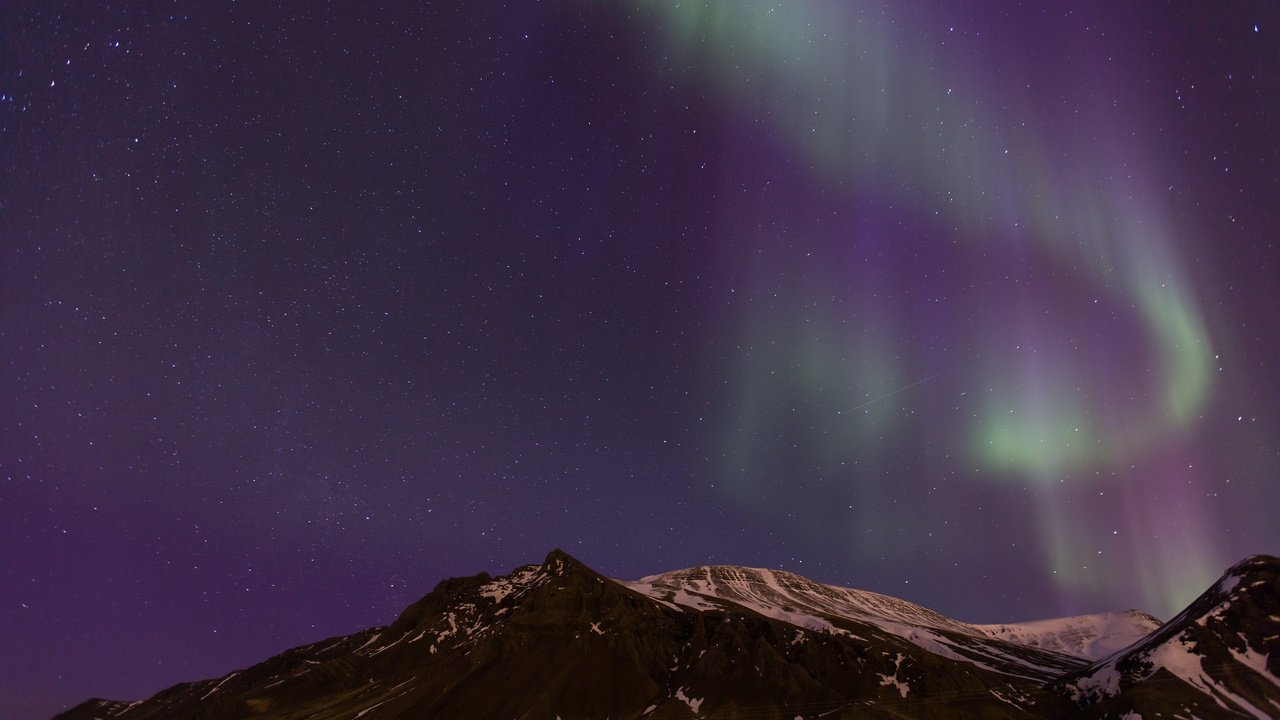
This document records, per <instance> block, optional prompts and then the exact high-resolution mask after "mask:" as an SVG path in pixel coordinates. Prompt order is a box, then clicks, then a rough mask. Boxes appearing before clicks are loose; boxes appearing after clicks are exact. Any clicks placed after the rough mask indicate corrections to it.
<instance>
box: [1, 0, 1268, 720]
mask: <svg viewBox="0 0 1280 720" xmlns="http://www.w3.org/2000/svg"><path fill="white" fill-rule="evenodd" d="M1277 30H1280V8H1277V7H1276V6H1274V5H1273V4H1270V3H1244V2H1242V3H1225V4H1218V3H1215V4H1205V5H1204V6H1203V7H1200V6H1192V5H1180V6H1173V7H1170V6H1167V5H1165V4H1160V3H1146V2H1143V3H1108V2H1082V3H1070V4H1068V5H1063V6H1056V7H1042V6H1040V5H1039V4H1028V5H1027V6H1014V5H1012V4H1005V3H998V4H989V5H988V4H982V3H972V2H959V1H942V0H939V1H936V2H927V3H916V4H911V5H909V6H908V5H904V4H902V3H890V2H853V1H850V2H834V1H826V2H823V1H818V0H815V1H814V2H795V3H777V2H759V1H755V0H752V1H748V2H734V3H712V2H676V1H675V0H666V1H661V0H632V1H631V2H616V3H589V2H573V1H569V0H566V1H565V2H548V3H538V2H529V3H513V4H509V5H500V4H498V3H459V4H450V3H435V4H431V5H426V4H423V5H421V6H418V5H417V4H391V5H388V6H385V7H373V6H371V5H368V4H363V3H350V4H345V3H338V4H336V5H334V6H329V7H326V8H325V9H324V10H321V9H319V8H318V7H312V6H310V5H308V4H297V5H285V6H280V5H275V4H272V5H269V6H268V5H267V4H250V6H249V7H245V6H244V4H222V3H207V4H201V5H200V6H183V5H182V4H173V5H171V6H170V5H166V6H164V8H163V9H160V8H159V6H146V7H144V6H141V5H129V4H125V5H110V6H107V5H104V6H101V7H94V8H88V7H82V6H80V5H74V4H67V5H65V6H54V5H50V4H47V3H18V4H15V5H12V6H6V7H5V8H4V10H3V11H0V163H2V165H0V167H3V168H4V172H3V185H0V218H2V219H3V224H2V225H0V227H2V228H3V229H2V230H0V260H2V262H0V352H2V353H3V361H4V364H5V373H4V376H3V377H4V385H3V390H4V392H3V393H0V402H2V403H3V405H0V469H2V470H3V472H0V567H3V568H4V570H3V575H0V647H4V648H6V652H5V653H2V654H0V655H3V656H4V657H3V659H0V716H3V717H5V718H41V717H48V716H50V715H51V714H53V713H54V712H56V711H57V710H59V709H61V708H63V707H66V706H69V705H71V704H74V703H76V702H78V701H79V700H81V699H84V698H86V697H88V696H91V695H100V696H106V697H115V698H136V697H140V696H142V695H145V694H150V693H153V692H155V691H157V690H159V689H161V688H163V687H165V686H167V685H170V684H172V683H175V682H179V681H182V680H191V679H196V678H203V677H209V676H213V675H216V674H219V673H224V672H227V671H228V670H231V669H234V668H237V667H242V666H244V665H247V664H250V663H252V662H255V661H257V660H260V659H262V658H265V657H267V656H268V655H270V654H272V653H274V652H277V651H279V650H282V649H284V648H286V647H290V646H292V645H297V644H301V643H304V642H310V641H313V640H316V639H319V638H323V637H327V636H331V635H336V634H339V633H345V632H351V631H353V630H355V629H357V628H363V627H368V626H371V625H376V624H381V623H385V622H388V621H389V620H390V619H391V618H393V617H394V616H395V614H396V613H397V612H398V611H399V610H400V609H402V608H403V607H404V606H406V605H408V604H409V603H411V602H413V601H414V600H416V599H417V598H418V597H420V596H421V595H423V594H425V593H426V592H428V591H429V590H430V589H431V588H432V587H433V586H434V585H435V583H436V582H437V581H438V580H440V579H441V578H443V577H446V576H450V575H462V574H473V573H475V572H479V571H480V570H488V571H491V572H493V571H506V570H508V569H510V568H511V567H514V566H516V565H519V564H522V563H525V562H530V561H534V560H537V559H540V558H541V557H542V556H543V555H544V554H545V553H546V552H547V551H548V550H550V549H551V548H553V547H562V548H564V549H565V550H567V551H568V552H570V553H572V554H574V555H575V556H577V557H579V558H580V559H582V560H583V561H584V562H586V563H587V564H589V565H591V566H592V567H594V568H597V569H599V570H600V571H601V572H604V573H606V574H609V575H613V576H616V577H639V576H641V575H646V574H650V573H654V572H658V571H663V570H670V569H674V568H679V567H686V566H691V565H697V564H704V563H733V564H744V565H752V566H768V567H781V568H786V569H789V570H792V571H795V572H799V573H801V574H804V575H807V576H810V577H813V578H814V579H816V580H820V581H823V582H828V583H834V584H840V585H846V586H851V587H858V588H864V589H869V590H875V591H879V592H884V593H888V594H891V595H896V596H899V597H903V598H906V599H909V600H912V601H915V602H918V603H921V604H924V605H926V606H929V607H931V608H934V609H936V610H938V611H940V612H943V613H945V614H948V615H951V616H955V617H958V618H960V619H964V620H968V621H974V622H998V621H1013V620H1021V619H1029V618H1034V617H1049V616H1055V615H1065V614H1071V613H1082V612H1097V611H1104V610H1111V609H1122V608H1126V607H1137V608H1140V609H1142V610H1146V611H1149V612H1152V613H1155V614H1157V615H1161V616H1165V617H1167V616H1168V615H1170V614H1171V613H1173V612H1176V611H1177V610H1178V609H1180V607H1181V606H1182V605H1183V604H1185V603H1186V602H1187V601H1189V600H1190V599H1191V598H1192V597H1193V596H1194V595H1195V594H1196V593H1198V592H1199V591H1201V590H1202V589H1204V587H1205V586H1207V584H1208V583H1210V582H1212V581H1213V580H1214V579H1215V578H1216V577H1217V576H1218V574H1219V573H1220V572H1221V571H1222V570H1223V569H1224V568H1225V567H1226V566H1228V565H1229V564H1231V563H1232V562H1234V561H1236V560H1238V559H1240V558H1241V557H1244V556H1245V555H1248V554H1252V553H1260V552H1266V553H1272V554H1276V553H1280V523H1277V522H1276V520H1275V516H1276V513H1275V510H1274V508H1276V507H1280V485H1278V484H1277V477H1280V444H1278V441H1277V438H1280V417H1277V411H1278V410H1280V395H1278V394H1277V387H1280V368H1278V367H1277V364H1276V358H1277V357H1280V331H1277V329H1276V322H1275V319H1274V317H1273V316H1274V314H1275V313H1274V310H1273V308H1275V307H1277V306H1280V282H1277V281H1276V279H1275V277H1276V273H1277V268H1278V267H1280V247H1277V242H1276V238H1277V231H1276V228H1277V227H1280V143H1277V142H1276V140H1275V138H1276V137H1277V130H1280V42H1277V37H1278V36H1277V35H1276V32H1277Z"/></svg>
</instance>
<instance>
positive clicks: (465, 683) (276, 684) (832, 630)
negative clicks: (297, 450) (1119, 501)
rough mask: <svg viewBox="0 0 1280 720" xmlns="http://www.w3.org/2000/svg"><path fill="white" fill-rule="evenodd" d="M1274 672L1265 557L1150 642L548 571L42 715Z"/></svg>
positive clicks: (878, 599)
mask: <svg viewBox="0 0 1280 720" xmlns="http://www.w3.org/2000/svg"><path fill="white" fill-rule="evenodd" d="M1277 665H1280V560H1277V559H1276V558H1272V557H1265V556H1258V557H1254V558H1251V559H1249V560H1246V561H1244V562H1242V563H1240V564H1238V565H1236V566H1235V567H1233V568H1232V569H1231V571H1230V572H1228V574H1227V575H1226V576H1225V577H1224V578H1223V579H1222V580H1221V581H1219V582H1218V583H1217V584H1215V585H1214V587H1213V588H1211V589H1210V590H1209V591H1208V592H1206V593H1205V594H1204V595H1203V596H1201V597H1200V598H1199V599H1198V600H1196V602H1195V603H1193V604H1192V605H1191V607H1189V608H1188V609H1187V610H1186V611H1184V612H1183V613H1181V614H1179V615H1178V617H1176V618H1174V619H1173V620H1171V621H1169V622H1168V623H1165V624H1163V625H1158V622H1157V621H1156V620H1155V619H1154V618H1151V617H1150V616H1148V615H1144V614H1142V613H1138V612H1135V611H1128V612H1123V613H1111V614H1104V615H1086V616H1080V617H1074V618H1064V619H1061V620H1047V621H1040V622H1032V623H1021V624H1016V625H970V624H968V623H963V622H959V621H957V620H953V619H951V618H948V617H945V616H943V615H940V614H938V613H936V612H934V611H932V610H929V609H927V608H923V607H921V606H919V605H915V604H913V603H910V602H907V601H904V600H900V599H897V598H893V597H889V596H886V595H880V594H877V593H871V592H865V591H860V590H852V589H848V588H840V587H833V586H829V585H822V584H820V583H816V582H813V581H812V580H809V579H807V578H804V577H801V576H799V575H795V574H792V573H788V572H782V571H777V570H760V569H754V568H742V567H724V566H719V567H699V568H691V569H688V570H680V571H676V572H671V573H666V574H662V575H654V576H652V577H647V578H643V579H641V580H638V581H634V582H625V581H618V580H612V579H609V578H606V577H604V576H602V575H599V574H598V573H596V572H594V571H592V570H591V569H589V568H587V567H586V566H585V565H583V564H582V563H580V562H578V561H577V560H575V559H573V558H572V557H569V556H568V555H566V554H565V553H563V552H560V551H555V552H552V553H551V554H550V555H549V556H547V559H546V561H545V562H543V563H542V564H541V565H529V566H525V567H521V568H517V569H516V570H515V571H513V572H512V573H511V574H509V575H506V576H503V577H499V578H493V577H490V576H489V575H488V574H486V573H481V574H480V575H476V576H474V577H470V578H456V579H451V580H445V581H443V582H441V583H440V584H439V585H438V586H437V587H436V589H435V590H434V591H432V592H431V593H430V594H429V595H427V596H426V597H424V598H422V599H421V600H419V601H418V602H416V603H414V604H413V605H411V606H410V607H409V608H407V609H406V610H405V611H404V612H403V613H402V614H401V615H400V617H399V618H397V619H396V621H395V622H394V623H392V624H391V625H390V626H389V627H380V628H373V629H370V630H365V631H363V632H359V633H356V634H354V635H349V636H346V637H340V638H332V639H329V640H325V641H322V642H318V643H314V644H312V645H307V646H304V647H300V648H295V649H293V650H289V651H287V652H285V653H282V654H280V655H277V656H276V657H274V658H271V659H269V660H267V661H266V662H263V663H261V664H259V665H255V666H254V667H251V668H248V669H246V670H241V671H238V672H234V673H231V674H229V675H227V676H225V677H222V678H217V679H213V680H205V681H201V682H194V683H183V684H180V685H176V686H174V687H172V688H170V689H168V690H165V691H163V692H161V693H159V694H157V695H155V696H153V697H151V698H148V699H146V700H140V701H137V702H133V703H122V702H113V701H107V700H90V701H87V702H85V703H83V704H81V705H79V706H77V707H76V708H74V709H72V710H70V711H68V712H66V713H64V714H62V715H59V716H58V717H59V718H60V719H61V720H88V719H90V718H94V719H99V720H108V719H111V720H114V719H115V718H125V719H126V720H164V719H168V718H184V719H185V718H193V719H201V718H207V719H210V720H212V719H213V718H218V719H227V720H234V719H236V718H261V719H264V720H276V719H279V720H286V719H297V720H301V719H302V718H310V719H313V720H328V719H331V718H333V719H336V718H341V719H342V720H352V719H354V718H366V719H367V720H383V719H389V718H406V719H407V718H450V719H453V718H462V719H466V718H520V719H529V720H534V719H542V718H546V719H547V720H552V719H553V718H563V719H564V720H570V719H571V718H654V719H655V720H663V719H671V718H681V719H685V718H752V719H755V718H776V719H778V720H792V719H793V718H797V717H799V718H816V717H824V718H846V717H847V718H855V717H856V718H937V717H948V718H1104V717H1116V718H1120V717H1125V718H1129V719H1130V720H1132V719H1133V718H1135V717H1137V715H1135V714H1132V713H1140V714H1141V717H1142V718H1145V719H1147V720H1150V718H1157V717H1169V718H1173V717H1186V718H1189V717H1198V718H1206V719H1208V718H1239V717H1250V716H1251V715H1250V713H1252V716H1255V717H1275V716H1277V715H1280V667H1277ZM1197 668H1198V669H1197ZM1127 713H1129V714H1127Z"/></svg>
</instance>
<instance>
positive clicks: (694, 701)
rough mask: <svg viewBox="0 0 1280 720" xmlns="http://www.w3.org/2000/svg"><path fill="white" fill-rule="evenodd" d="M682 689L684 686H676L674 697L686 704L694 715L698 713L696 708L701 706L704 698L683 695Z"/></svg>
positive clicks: (683, 689)
mask: <svg viewBox="0 0 1280 720" xmlns="http://www.w3.org/2000/svg"><path fill="white" fill-rule="evenodd" d="M684 691H685V688H678V689H677V690H676V699H677V700H679V701H680V702H682V703H684V704H685V705H688V706H689V709H690V710H692V711H693V713H694V714H695V715H696V714H697V713H698V708H700V707H702V701H703V700H706V698H691V697H689V696H688V695H685V694H684Z"/></svg>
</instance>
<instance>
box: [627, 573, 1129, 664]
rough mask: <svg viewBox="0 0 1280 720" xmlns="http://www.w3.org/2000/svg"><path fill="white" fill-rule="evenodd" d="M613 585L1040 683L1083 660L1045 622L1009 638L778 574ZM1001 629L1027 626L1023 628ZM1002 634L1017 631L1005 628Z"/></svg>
mask: <svg viewBox="0 0 1280 720" xmlns="http://www.w3.org/2000/svg"><path fill="white" fill-rule="evenodd" d="M620 582H622V584H623V585H625V586H626V587H628V588H631V589H632V590H635V591H637V592H640V593H642V594H644V595H647V596H648V597H650V598H653V599H654V600H657V601H658V602H661V603H664V604H666V605H669V606H671V607H675V608H686V609H692V610H703V611H705V610H713V609H718V610H728V609H731V608H732V607H733V606H738V607H740V608H744V609H746V610H749V611H752V612H755V613H758V614H760V615H764V616H766V617H770V618H774V619H776V620H781V621H783V622H786V623H790V624H792V625H795V626H797V627H801V628H806V629H809V630H820V631H824V632H830V633H843V634H851V635H855V636H856V635H858V633H859V632H862V631H860V630H859V629H858V628H859V626H862V627H866V626H871V627H872V628H875V629H876V630H879V631H881V632H884V633H887V634H890V635H895V636H897V637H900V638H903V639H905V640H907V641H909V642H911V643H912V644H914V645H916V646H917V647H920V648H923V649H925V650H927V651H929V652H931V653H933V654H935V655H940V656H942V657H945V658H948V659H952V660H962V661H965V662H969V663H972V664H974V665H977V666H979V667H981V668H983V669H986V670H993V671H996V672H999V673H1003V674H1006V675H1016V676H1020V677H1025V678H1029V679H1037V680H1045V679H1048V678H1050V677H1053V676H1056V675H1059V674H1061V673H1062V672H1064V671H1067V670H1071V669H1075V668H1077V667H1080V666H1082V665H1083V664H1084V662H1083V661H1085V660H1088V659H1091V658H1089V657H1088V656H1085V655H1076V654H1074V653H1071V652H1070V651H1069V650H1067V649H1065V648H1070V647H1074V646H1076V645H1080V644H1082V643H1081V642H1071V641H1067V640H1061V641H1058V642H1050V641H1049V639H1050V637H1052V635H1053V631H1054V630H1055V629H1063V628H1062V627H1060V626H1061V625H1062V623H1060V622H1059V621H1046V624H1045V627H1044V628H1043V629H1042V630H1041V632H1040V633H1039V634H1034V633H1033V632H1032V631H1030V630H1025V631H1023V632H1022V633H1021V634H1019V636H1018V637H1017V638H1014V637H1004V636H1002V635H1001V633H1000V632H998V631H993V630H991V629H989V628H986V627H982V626H976V625H970V624H968V623H964V622H960V621H958V620H953V619H951V618H949V617H946V616H944V615H942V614H940V613H937V612H935V611H933V610H930V609H928V608H926V607H922V606H920V605H916V604H915V603H912V602H908V601H906V600H901V599H899V598H895V597H890V596H888V595H881V594H879V593H875V592H869V591H866V590H855V589H852V588H843V587H837V586H833V585H824V584H822V583H818V582H814V581H813V580H810V579H808V578H806V577H803V576H800V575H796V574H794V573H789V572H785V571H782V570H765V569H761V568H748V567H736V566H727V565H716V566H703V567H695V568H688V569H685V570H677V571H675V572H669V573H663V574H661V575H653V576H650V577H646V578H642V579H640V580H637V581H634V582H625V581H620ZM1055 622H1059V625H1054V623H1055ZM1080 625H1081V623H1077V624H1076V626H1075V631H1076V632H1077V634H1079V635H1080V636H1082V637H1083V636H1094V637H1097V636H1099V635H1101V634H1103V632H1104V630H1105V628H1100V627H1081V626H1080ZM1005 627H1008V628H1010V629H1013V628H1029V627H1031V624H1024V625H1019V626H1005ZM1008 634H1009V635H1015V634H1017V633H1014V632H1012V630H1011V632H1010V633H1008ZM1033 635H1034V637H1032V636H1033ZM1126 637H1128V636H1126ZM1023 639H1031V640H1039V641H1040V643H1041V644H1038V645H1037V644H1035V643H1034V642H1024V641H1023ZM1126 644H1127V643H1126Z"/></svg>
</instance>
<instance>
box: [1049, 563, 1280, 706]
mask: <svg viewBox="0 0 1280 720" xmlns="http://www.w3.org/2000/svg"><path fill="white" fill-rule="evenodd" d="M1278 677H1280V560H1277V559H1276V558H1274V557H1267V556H1261V555H1259V556H1255V557H1251V558H1248V559H1246V560H1244V561H1242V562H1240V563H1237V564H1236V565H1234V566H1233V567H1232V568H1231V569H1230V570H1228V571H1227V573H1226V574H1225V575H1223V576H1222V579H1221V580H1219V581H1218V582H1217V583H1214V585H1213V587H1211V588H1209V589H1208V590H1206V591H1205V592H1204V594H1202V595H1201V596H1200V597H1198V598H1196V600H1195V601H1194V602H1192V603H1191V604H1190V605H1189V606H1187V608H1186V609H1185V610H1183V611H1182V612H1181V613H1178V615H1177V616H1176V617H1174V618H1173V619H1172V620H1170V621H1169V622H1167V623H1165V624H1163V625H1161V626H1160V627H1159V628H1157V629H1156V630H1155V631H1154V632H1152V633H1151V634H1150V635H1148V636H1147V637H1145V638H1143V639H1142V640H1141V641H1139V642H1137V643H1135V644H1133V645H1132V646H1130V647H1128V648H1125V649H1123V650H1121V651H1119V652H1116V653H1114V654H1112V655H1110V656H1108V657H1106V658H1103V659H1101V660H1100V661H1098V662H1095V663H1093V664H1091V665H1090V666H1089V667H1087V668H1085V669H1083V670H1079V671H1075V672H1072V673H1068V674H1067V675H1066V676H1064V677H1063V678H1062V679H1060V680H1059V681H1058V682H1057V683H1056V685H1057V686H1059V687H1061V688H1063V689H1064V691H1065V692H1066V693H1067V694H1069V695H1070V696H1072V697H1073V699H1076V700H1079V701H1084V702H1086V703H1089V704H1092V705H1094V706H1096V707H1097V708H1099V709H1102V710H1104V711H1109V712H1113V713H1119V712H1134V713H1139V714H1141V715H1143V716H1144V717H1148V716H1155V717H1159V716H1162V715H1163V716H1169V717H1172V716H1173V715H1174V714H1178V713H1184V714H1192V715H1196V716H1202V717H1204V716H1211V715H1213V714H1214V713H1226V714H1227V716H1234V717H1280V692H1278V688H1277V686H1276V684H1277V682H1278V681H1277V678H1278Z"/></svg>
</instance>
